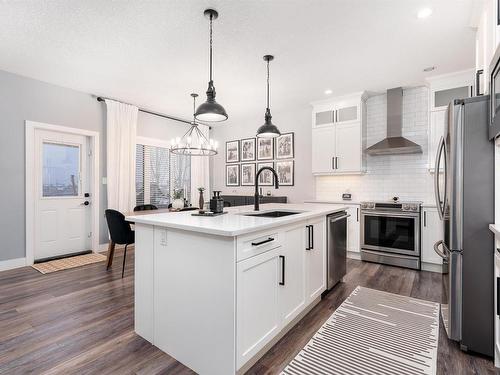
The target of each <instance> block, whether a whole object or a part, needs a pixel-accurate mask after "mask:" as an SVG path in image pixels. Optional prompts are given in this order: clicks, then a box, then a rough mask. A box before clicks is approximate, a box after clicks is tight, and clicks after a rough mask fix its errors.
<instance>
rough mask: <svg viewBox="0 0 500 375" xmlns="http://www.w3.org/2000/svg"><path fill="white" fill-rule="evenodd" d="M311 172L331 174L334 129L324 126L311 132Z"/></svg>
mask: <svg viewBox="0 0 500 375" xmlns="http://www.w3.org/2000/svg"><path fill="white" fill-rule="evenodd" d="M311 149H312V172H313V173H332V172H333V171H334V161H333V157H334V156H335V127H334V126H326V127H323V128H315V129H313V130H312V147H311Z"/></svg>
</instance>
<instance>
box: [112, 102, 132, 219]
mask: <svg viewBox="0 0 500 375" xmlns="http://www.w3.org/2000/svg"><path fill="white" fill-rule="evenodd" d="M106 107H107V121H106V145H107V149H106V150H107V190H108V208H112V209H114V210H117V211H120V212H122V213H124V214H125V213H127V212H130V211H132V210H133V209H134V206H135V203H136V196H135V163H136V160H135V153H136V151H135V147H136V146H135V143H136V134H137V114H138V108H137V107H135V106H133V105H129V104H124V103H120V102H116V101H114V100H108V99H106Z"/></svg>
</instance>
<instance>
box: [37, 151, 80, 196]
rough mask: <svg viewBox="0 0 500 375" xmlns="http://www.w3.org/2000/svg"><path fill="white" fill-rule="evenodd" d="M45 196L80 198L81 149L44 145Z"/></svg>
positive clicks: (43, 174) (43, 175)
mask: <svg viewBox="0 0 500 375" xmlns="http://www.w3.org/2000/svg"><path fill="white" fill-rule="evenodd" d="M42 184H43V186H42V187H43V189H42V191H43V196H44V197H65V196H78V194H79V186H80V147H79V146H72V145H65V144H56V143H44V144H43V173H42Z"/></svg>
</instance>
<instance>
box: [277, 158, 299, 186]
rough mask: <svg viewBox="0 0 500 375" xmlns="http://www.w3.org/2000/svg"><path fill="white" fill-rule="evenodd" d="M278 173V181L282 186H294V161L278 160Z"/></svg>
mask: <svg viewBox="0 0 500 375" xmlns="http://www.w3.org/2000/svg"><path fill="white" fill-rule="evenodd" d="M275 164H276V173H277V174H278V182H279V184H280V185H282V186H293V179H294V173H295V171H294V161H293V160H283V161H277V162H276V163H275Z"/></svg>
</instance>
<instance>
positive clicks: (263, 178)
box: [257, 162, 274, 186]
mask: <svg viewBox="0 0 500 375" xmlns="http://www.w3.org/2000/svg"><path fill="white" fill-rule="evenodd" d="M262 167H271V168H273V169H274V165H273V163H272V162H271V163H259V164H257V171H259V170H260V169H261V168H262ZM273 185H274V175H273V173H272V172H271V171H269V170H267V169H265V170H263V171H262V173H261V174H260V176H259V186H273Z"/></svg>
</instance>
